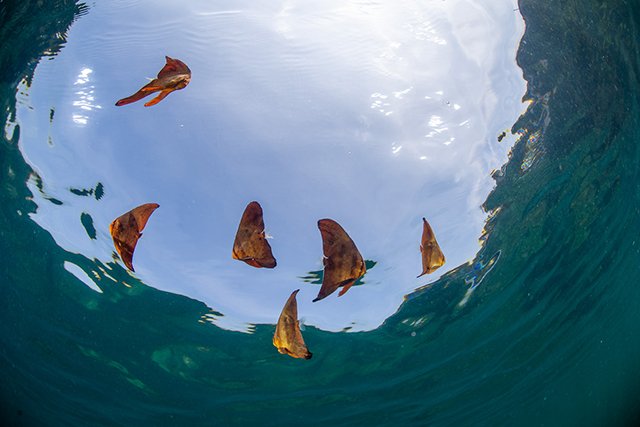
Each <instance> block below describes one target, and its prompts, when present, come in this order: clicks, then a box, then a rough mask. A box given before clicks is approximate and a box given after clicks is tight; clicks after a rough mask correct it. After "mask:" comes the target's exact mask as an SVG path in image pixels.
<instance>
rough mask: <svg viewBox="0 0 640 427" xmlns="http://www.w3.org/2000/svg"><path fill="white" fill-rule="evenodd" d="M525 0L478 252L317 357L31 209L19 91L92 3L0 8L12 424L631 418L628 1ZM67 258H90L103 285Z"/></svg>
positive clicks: (628, 421) (4, 278) (315, 348)
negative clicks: (510, 105) (507, 135)
mask: <svg viewBox="0 0 640 427" xmlns="http://www.w3.org/2000/svg"><path fill="white" fill-rule="evenodd" d="M520 11H521V13H522V14H523V16H524V18H525V21H526V33H525V36H524V38H523V41H522V43H521V46H520V49H519V52H518V62H519V64H520V65H521V67H522V68H523V70H524V76H525V78H526V79H527V81H528V93H527V97H528V98H530V99H531V100H532V104H531V106H530V107H529V110H528V112H527V113H526V114H525V115H524V116H523V117H522V118H521V119H520V120H519V121H518V123H516V124H514V126H513V132H518V131H520V133H521V134H522V137H521V139H520V140H519V142H518V143H517V144H516V146H515V147H514V148H513V150H512V154H511V157H510V160H509V162H508V163H507V164H506V165H505V166H504V167H503V169H502V170H501V171H499V172H497V173H496V174H495V177H496V181H497V187H496V189H495V190H494V191H493V192H492V194H491V195H490V196H489V198H488V200H487V201H486V202H485V208H486V209H487V210H488V211H492V212H493V215H492V217H491V220H490V223H489V224H488V226H487V230H486V231H487V233H486V235H485V244H484V248H483V250H482V251H481V252H480V254H479V255H478V258H477V259H476V263H475V265H465V266H462V267H460V268H458V269H455V270H453V271H452V272H450V273H449V274H447V275H446V276H444V277H443V278H442V279H441V280H439V281H438V282H437V283H435V284H433V285H432V286H429V287H428V288H425V289H423V290H419V291H416V292H415V293H413V294H411V295H410V296H409V297H408V298H407V301H406V302H405V303H404V304H403V305H402V307H401V308H400V309H399V311H398V312H397V313H396V314H394V315H393V316H392V317H390V318H389V319H387V320H386V322H385V323H384V324H383V325H382V326H381V327H379V328H378V329H376V330H374V331H370V332H359V333H330V332H324V331H320V330H317V329H315V328H313V327H307V328H306V330H305V331H304V336H305V341H306V342H307V344H308V345H309V347H310V350H311V351H312V352H313V353H314V358H313V359H311V360H310V361H308V362H307V361H305V362H303V363H301V361H299V360H294V359H290V358H285V357H282V356H281V355H279V354H278V353H277V352H276V351H275V349H274V348H273V347H272V345H271V336H272V334H273V331H274V325H256V327H255V330H254V332H253V333H252V334H244V333H239V332H232V331H227V330H223V329H220V328H217V327H215V326H212V325H211V324H208V323H207V324H203V323H200V322H198V320H200V319H201V317H202V316H204V315H207V314H209V311H210V310H209V309H208V308H207V306H206V305H205V304H203V303H201V302H199V301H196V300H193V299H189V298H186V297H183V296H178V295H174V294H170V293H166V292H161V291H158V290H156V289H154V288H152V287H149V286H146V285H145V284H143V283H140V282H133V283H132V279H131V277H130V276H128V275H127V274H126V273H125V271H124V270H122V268H121V267H120V266H119V265H118V264H115V263H109V265H108V266H104V265H98V264H97V262H96V261H93V260H90V259H87V258H85V257H83V256H81V255H77V254H72V253H69V252H66V251H64V250H62V249H61V248H60V247H58V246H57V245H56V243H55V242H54V240H53V238H52V237H51V235H50V234H49V233H48V232H47V231H45V230H43V229H42V228H40V227H39V226H38V225H37V224H36V223H35V222H33V221H32V220H31V219H30V218H29V216H28V214H29V213H31V212H34V211H35V209H36V205H35V203H33V202H32V201H31V194H30V190H29V188H28V187H27V182H28V181H29V179H30V176H31V174H32V170H31V169H30V167H29V166H28V164H27V163H26V161H25V159H24V158H23V156H22V154H21V152H20V150H19V141H20V128H19V126H13V124H12V123H13V122H14V120H15V117H14V116H15V111H16V88H17V87H18V84H19V82H20V81H22V80H23V79H24V80H26V81H27V82H28V81H30V79H31V77H32V75H33V70H34V68H35V67H36V64H37V63H38V61H42V60H46V59H47V56H50V55H53V54H54V53H55V52H56V51H58V50H59V49H60V47H61V46H62V44H63V42H64V34H65V32H66V31H67V30H68V28H69V26H70V25H72V22H73V20H74V19H82V14H83V13H91V11H90V8H88V9H87V8H86V7H78V6H77V5H76V4H75V3H74V2H71V1H49V2H37V1H27V0H25V1H22V2H2V3H0V23H1V25H0V34H1V35H2V40H3V44H2V49H1V50H0V63H1V64H2V72H1V74H0V99H1V104H2V105H1V106H2V110H1V111H2V114H3V117H4V121H5V122H8V123H10V125H9V126H7V131H6V132H5V133H3V137H2V141H1V142H0V174H1V175H0V284H1V286H2V291H1V292H0V310H1V311H0V313H1V317H0V337H1V339H2V342H1V345H0V367H1V368H2V373H3V378H2V381H1V382H0V396H1V415H2V418H3V420H5V422H4V425H16V426H32V425H37V426H44V425H47V426H49V425H50V426H94V425H95V426H102V425H104V426H115V425H122V426H132V425H140V426H143V425H144V426H176V425H189V426H196V425H221V426H226V425H278V426H282V425H294V424H304V425H329V424H330V425H393V426H395V425H492V426H493V425H552V426H555V425H558V426H572V425H576V426H578V425H580V426H585V425H593V426H597V425H634V424H635V423H634V421H638V418H637V417H638V414H639V413H640V406H639V405H640V397H639V394H638V392H640V326H639V325H640V310H638V306H639V302H640V287H639V286H638V272H639V270H640V241H639V240H640V237H639V234H638V231H639V230H640V215H639V214H640V209H639V206H640V203H639V198H640V188H639V183H640V179H639V177H638V171H639V170H640V168H638V162H639V160H640V150H639V148H638V141H640V123H639V121H640V109H639V104H638V100H639V97H638V94H639V91H638V83H639V82H640V80H639V78H640V67H639V65H640V61H639V58H640V55H639V54H640V50H639V45H638V40H639V36H640V31H639V29H638V25H640V4H638V2H637V1H621V0H618V1H605V2H600V1H598V2H596V1H580V2H577V1H528V0H523V1H521V2H520ZM498 254H499V255H498ZM491 259H493V260H494V261H493V262H490V261H489V260H491ZM65 261H70V262H72V263H74V264H76V265H79V266H81V267H83V268H84V269H85V270H86V271H95V272H96V274H97V275H98V277H96V278H95V279H96V281H97V283H99V285H100V288H101V289H102V290H103V293H102V294H98V293H96V292H93V291H92V290H90V289H89V288H87V286H85V285H84V284H82V283H81V282H79V281H78V279H76V278H75V277H74V276H72V275H71V274H70V273H68V272H67V271H66V270H65V269H64V263H65ZM107 271H108V274H105V272H107ZM125 278H126V282H127V283H128V284H129V285H130V286H125V285H123V283H124V281H125ZM472 284H475V285H476V287H475V288H474V289H473V292H472V293H470V294H469V289H470V286H471V285H472ZM465 295H466V296H467V297H468V298H465ZM461 301H466V303H463V304H461Z"/></svg>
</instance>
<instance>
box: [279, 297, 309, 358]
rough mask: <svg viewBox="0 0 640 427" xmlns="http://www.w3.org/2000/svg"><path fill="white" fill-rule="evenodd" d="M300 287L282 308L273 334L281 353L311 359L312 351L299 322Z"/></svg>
mask: <svg viewBox="0 0 640 427" xmlns="http://www.w3.org/2000/svg"><path fill="white" fill-rule="evenodd" d="M299 290H300V289H297V290H295V291H293V292H292V293H291V296H289V299H287V302H286V303H285V304H284V307H283V308H282V313H280V317H279V318H278V324H277V325H276V332H275V333H274V334H273V345H274V346H275V347H276V348H277V349H278V352H279V353H281V354H288V355H289V356H291V357H295V358H298V359H311V356H312V354H311V352H310V351H309V350H308V349H307V346H306V344H305V343H304V339H303V338H302V332H300V323H299V322H298V302H297V301H296V294H297V293H298V291H299Z"/></svg>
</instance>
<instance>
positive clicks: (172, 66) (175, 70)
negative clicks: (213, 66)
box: [158, 56, 191, 79]
mask: <svg viewBox="0 0 640 427" xmlns="http://www.w3.org/2000/svg"><path fill="white" fill-rule="evenodd" d="M165 59H166V61H167V62H166V64H164V67H162V70H160V72H159V73H158V78H159V79H163V78H166V77H171V76H175V75H176V74H191V70H189V67H187V64H185V63H184V62H182V61H180V60H179V59H173V58H170V57H168V56H165Z"/></svg>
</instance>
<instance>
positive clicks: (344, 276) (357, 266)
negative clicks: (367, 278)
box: [313, 219, 367, 302]
mask: <svg viewBox="0 0 640 427" xmlns="http://www.w3.org/2000/svg"><path fill="white" fill-rule="evenodd" d="M318 228H319V229H320V234H321V235H322V252H323V253H324V259H323V261H324V275H323V278H322V287H321V288H320V292H318V296H317V297H316V299H314V300H313V302H316V301H320V300H321V299H323V298H325V297H327V296H329V295H331V294H332V293H334V292H335V290H336V289H338V288H339V287H341V286H342V290H341V291H340V293H339V294H338V296H342V295H344V293H345V292H347V291H348V290H349V288H350V287H351V286H352V285H353V284H354V283H355V282H356V280H358V279H359V278H360V277H362V276H363V275H364V273H366V271H367V268H366V266H365V264H364V260H363V259H362V255H360V252H359V251H358V248H357V247H356V245H355V243H353V240H351V237H349V235H348V234H347V232H346V231H344V229H343V228H342V227H341V226H340V224H338V223H337V222H335V221H334V220H332V219H321V220H320V221H318Z"/></svg>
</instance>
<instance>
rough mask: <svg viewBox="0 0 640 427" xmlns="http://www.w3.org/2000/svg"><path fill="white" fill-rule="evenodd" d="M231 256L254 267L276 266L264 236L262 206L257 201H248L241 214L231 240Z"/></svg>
mask: <svg viewBox="0 0 640 427" xmlns="http://www.w3.org/2000/svg"><path fill="white" fill-rule="evenodd" d="M232 257H233V259H237V260H240V261H244V262H246V263H247V264H249V265H250V266H253V267H256V268H261V267H264V268H274V267H275V266H276V259H275V258H274V257H273V253H272V252H271V246H270V245H269V242H267V239H266V237H265V232H264V220H263V217H262V207H261V206H260V204H259V203H258V202H251V203H249V204H248V205H247V207H246V208H245V210H244V213H243V214H242V219H240V225H238V232H237V233H236V239H235V241H234V242H233V252H232Z"/></svg>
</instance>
